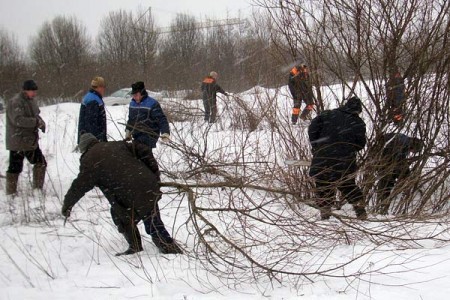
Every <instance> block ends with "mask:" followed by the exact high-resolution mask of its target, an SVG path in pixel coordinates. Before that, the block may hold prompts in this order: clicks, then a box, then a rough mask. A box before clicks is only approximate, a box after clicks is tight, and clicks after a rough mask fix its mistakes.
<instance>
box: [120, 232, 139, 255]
mask: <svg viewBox="0 0 450 300" xmlns="http://www.w3.org/2000/svg"><path fill="white" fill-rule="evenodd" d="M123 236H124V237H125V239H126V240H127V242H128V245H129V246H128V249H127V250H125V251H124V252H120V253H117V254H116V256H121V255H130V254H135V253H138V252H141V251H142V250H144V249H143V248H142V240H141V234H140V233H139V230H138V229H137V227H136V228H127V229H125V232H124V233H123Z"/></svg>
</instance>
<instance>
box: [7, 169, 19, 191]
mask: <svg viewBox="0 0 450 300" xmlns="http://www.w3.org/2000/svg"><path fill="white" fill-rule="evenodd" d="M19 175H20V174H19V173H9V172H6V195H14V194H15V193H17V182H18V181H19Z"/></svg>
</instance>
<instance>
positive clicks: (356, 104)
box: [344, 96, 362, 115]
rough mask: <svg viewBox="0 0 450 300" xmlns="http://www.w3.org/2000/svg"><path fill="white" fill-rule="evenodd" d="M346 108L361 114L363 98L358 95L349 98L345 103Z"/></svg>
mask: <svg viewBox="0 0 450 300" xmlns="http://www.w3.org/2000/svg"><path fill="white" fill-rule="evenodd" d="M344 108H345V110H347V111H349V112H351V113H354V114H358V115H359V114H360V113H361V112H362V102H361V99H359V98H358V97H356V96H353V97H351V98H350V99H348V100H347V102H346V103H345V104H344Z"/></svg>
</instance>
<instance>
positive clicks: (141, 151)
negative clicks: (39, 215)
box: [62, 133, 182, 255]
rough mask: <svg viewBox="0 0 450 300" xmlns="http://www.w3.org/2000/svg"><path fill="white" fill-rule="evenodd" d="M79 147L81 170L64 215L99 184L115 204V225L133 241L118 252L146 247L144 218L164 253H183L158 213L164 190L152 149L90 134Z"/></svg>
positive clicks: (66, 204)
mask: <svg viewBox="0 0 450 300" xmlns="http://www.w3.org/2000/svg"><path fill="white" fill-rule="evenodd" d="M79 148H80V151H81V152H82V153H83V155H82V156H81V158H80V173H79V174H78V176H77V178H76V179H75V180H74V181H73V182H72V185H71V187H70V189H69V190H68V192H67V194H66V195H65V197H64V204H63V207H62V214H63V215H64V216H66V217H69V216H70V212H71V210H72V208H73V206H74V205H75V204H76V203H77V202H78V201H79V200H80V199H81V198H82V197H83V196H84V194H85V193H87V192H88V191H90V190H91V189H93V188H94V187H96V186H97V187H98V188H100V190H101V191H102V192H103V194H104V195H105V197H106V198H107V199H108V201H109V203H110V204H111V215H112V218H113V221H114V224H116V225H117V228H118V230H119V232H120V233H123V235H124V237H125V239H126V240H127V242H128V244H129V248H128V250H126V251H125V252H123V253H118V255H122V254H125V255H126V254H133V253H136V252H139V251H142V250H143V248H142V242H141V236H140V233H139V230H138V228H137V226H136V225H137V224H138V223H139V221H141V220H144V221H149V223H148V224H149V228H148V229H147V227H146V230H147V232H148V233H149V234H150V235H151V236H152V240H153V242H154V243H155V245H156V246H157V247H158V248H159V249H160V251H161V252H162V253H181V252H182V251H181V249H180V248H179V247H178V245H177V244H176V243H175V242H174V240H173V239H172V237H170V235H169V233H168V232H167V230H166V229H165V227H164V224H163V223H162V221H161V217H160V215H159V213H155V206H156V205H157V202H158V200H159V199H160V197H161V192H160V189H159V188H160V187H159V184H158V180H157V174H155V173H156V170H157V165H156V169H155V167H154V163H153V161H154V158H153V155H152V153H151V151H150V150H149V148H148V147H146V146H144V145H142V144H140V143H137V142H135V143H128V142H125V141H118V142H106V143H105V142H98V140H97V139H96V138H95V137H94V136H93V135H92V134H89V133H88V134H83V135H82V136H81V138H80V144H79ZM152 165H153V166H152ZM143 183H145V184H143Z"/></svg>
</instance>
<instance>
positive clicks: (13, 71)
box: [0, 30, 26, 98]
mask: <svg viewBox="0 0 450 300" xmlns="http://www.w3.org/2000/svg"><path fill="white" fill-rule="evenodd" d="M25 71H26V66H25V60H24V54H23V51H22V49H21V48H20V46H19V44H18V43H17V40H16V39H15V38H14V36H11V35H9V34H8V32H7V31H5V30H0V96H2V97H3V98H9V97H10V96H12V95H13V94H14V93H17V91H18V90H19V88H20V81H21V79H23V78H24V77H25Z"/></svg>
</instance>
